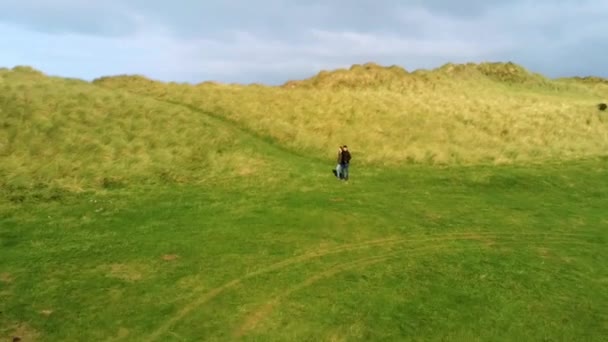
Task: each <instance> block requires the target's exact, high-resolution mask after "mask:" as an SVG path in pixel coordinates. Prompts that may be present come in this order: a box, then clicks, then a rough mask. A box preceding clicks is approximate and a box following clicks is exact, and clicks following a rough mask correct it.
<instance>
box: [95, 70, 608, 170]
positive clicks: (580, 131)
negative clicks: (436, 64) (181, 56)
mask: <svg viewBox="0 0 608 342" xmlns="http://www.w3.org/2000/svg"><path fill="white" fill-rule="evenodd" d="M94 83H95V84H97V85H100V86H103V87H106V88H111V89H121V90H127V91H130V92H133V93H136V94H141V95H146V96H150V97H154V98H156V99H160V100H163V101H176V102H180V103H185V104H188V105H191V106H194V107H196V108H199V109H201V110H204V111H208V112H212V113H215V114H217V115H221V116H223V117H224V118H226V119H229V120H231V121H232V122H235V123H238V124H239V125H242V126H243V127H246V128H247V129H249V130H252V131H255V132H257V133H258V134H260V135H264V136H267V137H270V138H272V139H274V141H275V142H277V143H279V144H281V145H284V146H287V147H289V148H290V149H292V150H294V151H296V150H298V151H303V152H305V153H307V154H308V155H310V156H323V157H331V156H332V155H333V153H334V151H335V149H336V147H337V146H338V145H339V144H348V145H349V146H350V147H351V150H352V151H353V152H354V155H355V156H356V157H355V158H356V159H354V160H356V162H357V163H369V164H383V165H402V164H403V163H408V162H414V163H432V164H476V163H519V162H535V161H543V160H548V159H560V160H565V159H571V158H580V157H589V156H595V155H603V154H605V153H606V151H607V148H608V118H605V117H604V116H602V114H601V113H599V112H598V110H597V108H596V104H597V103H598V102H599V101H602V100H603V99H604V98H605V97H608V92H604V90H603V89H601V88H597V87H589V86H587V85H585V84H582V83H575V82H565V81H557V80H549V79H547V78H545V77H543V76H542V75H539V74H535V73H532V72H529V71H527V70H526V69H524V68H522V67H521V66H518V65H515V64H512V63H483V64H479V65H477V64H465V65H455V64H448V65H445V66H442V67H441V68H438V69H435V70H418V71H414V72H407V71H406V70H404V69H402V68H400V67H397V66H392V67H388V68H385V67H382V66H379V65H376V64H371V63H370V64H365V65H355V66H353V67H351V68H350V69H348V70H346V69H340V70H335V71H331V72H329V71H322V72H320V73H319V74H318V75H316V76H314V77H312V78H310V79H307V80H302V81H291V82H287V83H286V84H284V85H283V86H281V87H266V86H260V85H250V86H243V85H224V84H215V83H209V82H207V83H202V84H198V85H195V86H193V85H187V84H176V83H161V82H156V81H153V80H149V79H146V78H144V77H141V76H129V75H123V76H116V77H103V78H100V79H98V80H95V81H94Z"/></svg>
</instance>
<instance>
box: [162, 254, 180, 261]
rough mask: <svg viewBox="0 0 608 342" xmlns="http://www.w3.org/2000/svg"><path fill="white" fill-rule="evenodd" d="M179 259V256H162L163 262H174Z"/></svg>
mask: <svg viewBox="0 0 608 342" xmlns="http://www.w3.org/2000/svg"><path fill="white" fill-rule="evenodd" d="M177 259H179V255H177V254H165V255H163V260H165V261H175V260H177Z"/></svg>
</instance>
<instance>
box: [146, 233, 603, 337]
mask: <svg viewBox="0 0 608 342" xmlns="http://www.w3.org/2000/svg"><path fill="white" fill-rule="evenodd" d="M535 236H538V237H564V238H566V237H582V238H585V237H588V238H593V236H591V235H587V234H579V233H563V232H562V233H555V232H554V233H552V234H547V233H525V232H523V233H522V232H516V233H514V232H503V233H497V232H462V233H449V234H416V235H410V236H409V237H404V238H397V237H392V238H384V239H377V240H370V241H363V242H358V243H352V244H345V245H341V246H337V247H333V248H328V249H321V250H317V251H312V252H309V253H304V254H302V255H299V256H295V257H291V258H287V259H284V260H282V261H279V262H277V263H274V264H271V265H269V266H267V267H264V268H261V269H259V270H256V271H252V272H249V273H246V274H244V275H242V276H241V277H238V278H235V279H233V280H231V281H229V282H227V283H224V284H223V285H220V286H218V287H215V288H212V289H209V290H208V291H207V292H205V293H203V294H200V295H197V293H200V292H202V291H203V290H202V289H200V290H196V289H194V290H193V292H194V293H195V298H194V299H193V300H192V301H191V302H190V303H189V304H187V305H185V306H184V307H183V308H182V309H180V310H179V311H178V312H177V313H176V314H175V315H173V316H172V317H170V318H169V319H167V320H166V321H165V322H163V324H161V325H160V326H159V327H158V328H157V329H156V330H154V331H153V332H152V333H151V334H150V335H149V336H148V337H147V338H146V339H144V340H145V341H154V340H156V339H158V338H159V337H160V336H161V335H162V334H164V333H165V332H167V331H168V330H169V329H170V328H171V326H173V325H174V324H175V323H177V322H179V321H180V320H182V319H183V318H184V317H186V316H187V315H188V314H189V313H190V312H191V311H193V310H195V309H196V308H198V307H200V306H202V305H204V304H205V303H207V302H208V301H210V300H212V299H213V298H215V297H217V296H218V295H220V294H221V293H223V292H224V291H226V290H229V289H231V288H234V287H236V286H237V285H239V284H241V283H242V282H244V281H245V280H247V279H250V278H253V277H256V276H259V275H261V274H265V273H269V272H272V271H276V270H279V269H282V268H285V267H287V266H291V265H300V264H303V263H305V262H307V261H310V260H313V259H316V258H321V257H323V256H327V255H332V254H338V253H343V252H350V251H355V250H359V249H365V248H370V247H380V248H382V247H387V246H392V245H397V244H402V243H407V242H411V243H420V242H429V243H433V242H434V243H437V242H441V241H456V240H471V241H475V240H479V239H480V238H485V239H496V238H499V237H503V238H508V237H516V238H519V239H518V240H517V241H519V242H525V241H528V240H530V237H535ZM420 237H423V238H420Z"/></svg>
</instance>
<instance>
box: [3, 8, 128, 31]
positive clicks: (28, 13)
mask: <svg viewBox="0 0 608 342" xmlns="http://www.w3.org/2000/svg"><path fill="white" fill-rule="evenodd" d="M0 22H5V23H12V24H15V25H19V26H22V27H26V28H30V29H33V30H36V31H39V32H45V33H54V34H64V33H78V34H88V35H101V36H123V35H128V34H132V33H133V32H135V30H136V28H137V25H136V20H135V18H134V17H133V16H132V15H130V14H129V13H128V12H127V11H125V10H124V8H123V7H122V6H120V5H118V4H103V3H100V4H90V3H89V4H86V3H83V2H82V1H75V0H72V1H66V0H63V1H62V0H60V1H45V0H38V1H36V0H3V1H2V2H1V3H0Z"/></svg>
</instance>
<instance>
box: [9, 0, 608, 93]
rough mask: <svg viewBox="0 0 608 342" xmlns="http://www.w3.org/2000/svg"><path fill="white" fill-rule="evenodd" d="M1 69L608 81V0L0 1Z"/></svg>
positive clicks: (69, 73)
mask: <svg viewBox="0 0 608 342" xmlns="http://www.w3.org/2000/svg"><path fill="white" fill-rule="evenodd" d="M0 37H1V38H0V66H4V67H13V66H15V65H30V66H33V67H35V68H37V69H40V70H42V71H43V72H45V73H47V74H52V75H59V76H66V77H77V78H82V79H87V80H90V79H93V78H95V77H99V76H104V75H116V74H143V75H146V76H148V77H151V78H155V79H160V80H165V81H178V82H202V81H205V80H216V81H220V82H240V83H251V82H260V83H267V84H278V83H283V82H285V81H287V80H289V79H298V78H304V77H308V76H311V75H313V74H315V73H317V72H318V71H320V70H322V69H334V68H338V67H348V66H350V65H351V64H355V63H365V62H369V61H374V62H377V63H379V64H382V65H391V64H397V65H400V66H402V67H404V68H406V69H407V70H410V71H411V70H415V69H419V68H435V67H438V66H440V65H442V64H444V63H447V62H456V63H462V62H469V61H470V62H481V61H513V62H515V63H519V64H522V65H523V66H524V67H526V68H528V69H530V70H532V71H536V72H541V73H543V74H545V75H547V76H549V77H558V76H572V75H581V76H585V75H597V76H603V77H608V63H607V62H606V61H608V1H607V0H580V1H577V0H568V1H566V0H529V1H528V0H500V1H498V0H470V1H467V0H458V1H456V0H426V1H423V0H403V1H397V0H283V1H280V0H222V1H220V0H172V1H168V0H104V1H94V0H0Z"/></svg>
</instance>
